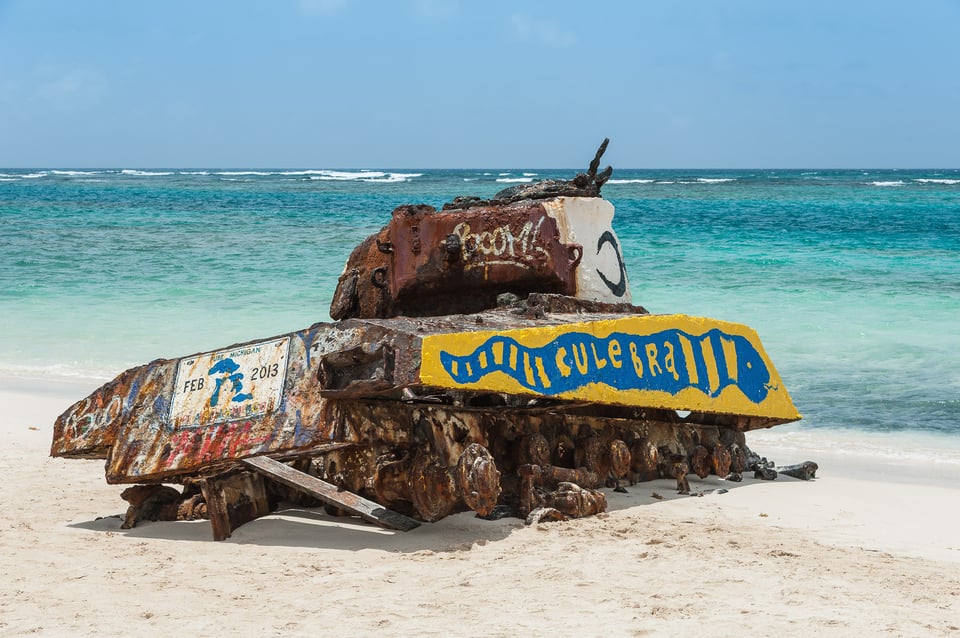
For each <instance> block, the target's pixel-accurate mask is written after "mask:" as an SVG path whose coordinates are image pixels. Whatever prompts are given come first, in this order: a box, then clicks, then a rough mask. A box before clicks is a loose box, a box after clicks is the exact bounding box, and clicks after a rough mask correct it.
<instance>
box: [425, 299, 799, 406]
mask: <svg viewBox="0 0 960 638" xmlns="http://www.w3.org/2000/svg"><path fill="white" fill-rule="evenodd" d="M422 356H423V362H422V367H421V380H422V381H423V382H424V383H427V384H430V385H436V386H440V387H446V388H462V389H474V390H488V391H490V390H492V391H499V392H506V393H526V394H533V395H542V396H551V397H557V398H562V399H571V400H585V401H595V402H599V403H617V404H622V405H640V406H651V407H663V408H671V409H676V410H697V411H704V412H718V413H735V414H746V415H753V416H764V417H773V418H783V419H790V420H793V419H798V418H800V415H799V414H797V411H796V408H795V407H794V406H793V402H792V401H791V399H790V396H789V394H788V393H787V391H786V389H785V388H784V387H783V384H782V382H781V381H780V377H779V375H778V374H777V371H776V369H775V368H774V367H773V364H772V363H771V362H770V359H769V358H768V357H767V355H766V353H765V352H764V350H763V347H762V346H761V344H760V339H759V337H758V336H757V334H756V333H755V332H754V331H753V330H752V329H751V328H749V327H747V326H744V325H741V324H735V323H729V322H724V321H717V320H714V319H704V318H699V317H690V316H687V315H646V316H634V317H627V318H623V319H615V320H609V321H599V322H590V323H574V324H567V325H563V326H550V327H544V328H526V329H518V330H506V331H500V332H470V333H459V334H444V335H433V336H429V337H426V338H425V339H424V342H423V351H422Z"/></svg>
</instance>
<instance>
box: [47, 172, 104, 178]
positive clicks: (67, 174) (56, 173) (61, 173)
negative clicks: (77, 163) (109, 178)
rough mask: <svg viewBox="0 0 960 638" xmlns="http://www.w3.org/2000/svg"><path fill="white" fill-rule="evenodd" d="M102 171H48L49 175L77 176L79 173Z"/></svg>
mask: <svg viewBox="0 0 960 638" xmlns="http://www.w3.org/2000/svg"><path fill="white" fill-rule="evenodd" d="M101 173H103V171H50V174H51V175H65V176H67V177H77V176H81V175H100V174H101Z"/></svg>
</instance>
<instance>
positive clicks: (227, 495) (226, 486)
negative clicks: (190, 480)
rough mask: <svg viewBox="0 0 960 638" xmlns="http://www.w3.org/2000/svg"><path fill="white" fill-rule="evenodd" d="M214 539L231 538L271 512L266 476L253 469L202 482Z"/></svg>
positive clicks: (202, 490) (201, 488)
mask: <svg viewBox="0 0 960 638" xmlns="http://www.w3.org/2000/svg"><path fill="white" fill-rule="evenodd" d="M200 491H201V492H202V493H203V499H204V500H205V501H206V503H207V514H208V515H209V516H210V526H211V527H212V528H213V540H215V541H222V540H225V539H227V538H230V535H231V534H232V533H233V530H235V529H237V528H238V527H240V526H241V525H243V524H244V523H249V522H250V521H252V520H254V519H257V518H260V517H261V516H266V515H267V514H269V513H270V505H269V503H268V500H267V490H266V486H265V485H264V483H263V477H262V476H260V475H259V474H255V473H253V472H241V473H239V474H229V475H227V476H214V477H212V478H207V479H203V480H202V481H201V482H200Z"/></svg>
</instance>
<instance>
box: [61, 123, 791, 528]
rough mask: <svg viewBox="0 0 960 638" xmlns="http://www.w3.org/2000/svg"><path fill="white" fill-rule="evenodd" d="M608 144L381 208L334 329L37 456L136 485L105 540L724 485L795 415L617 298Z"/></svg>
mask: <svg viewBox="0 0 960 638" xmlns="http://www.w3.org/2000/svg"><path fill="white" fill-rule="evenodd" d="M606 144H607V142H606V141H604V144H603V145H602V146H601V148H600V150H599V151H598V152H597V154H596V156H595V158H594V160H593V162H591V164H590V169H589V170H588V171H587V172H586V173H581V174H578V175H577V176H576V177H575V178H574V179H573V180H570V181H556V180H547V181H542V182H538V183H533V184H524V185H522V186H520V187H515V188H512V189H507V190H506V191H503V192H501V193H499V194H498V195H496V196H495V197H494V198H493V199H491V200H480V199H478V198H469V197H461V198H457V199H455V200H454V201H453V202H451V203H450V204H447V205H446V206H444V207H443V209H442V210H439V211H438V210H435V209H434V208H432V207H430V206H424V205H419V206H401V207H399V208H397V209H396V210H394V211H393V214H392V217H391V220H390V222H389V223H388V224H387V225H386V226H384V227H383V229H381V230H380V231H379V232H378V233H376V234H374V235H372V236H371V237H369V238H368V239H367V240H365V241H364V242H363V243H361V244H360V245H359V246H358V247H357V248H356V249H355V250H354V251H353V253H352V254H351V255H350V257H349V259H348V260H347V264H346V266H345V268H344V271H343V274H342V275H341V277H340V280H339V283H338V286H337V290H336V292H335V294H334V299H333V302H332V305H331V311H330V314H331V316H332V317H333V318H334V319H336V320H337V321H335V322H333V323H318V324H314V325H313V326H310V327H309V328H306V329H304V330H301V331H299V332H294V333H289V334H285V335H280V336H277V337H273V338H269V339H264V340H257V341H251V342H249V343H243V344H236V345H233V346H229V347H226V348H223V349H220V350H217V351H214V352H206V353H199V354H193V355H190V356H186V357H182V358H178V359H169V360H164V359H161V360H157V361H153V362H151V363H148V364H146V365H143V366H140V367H137V368H132V369H130V370H127V371H126V372H124V373H122V374H121V375H119V376H118V377H117V378H116V379H114V380H113V381H111V382H110V383H107V384H106V385H104V386H103V387H101V388H100V389H98V390H97V391H95V392H94V393H93V394H91V395H90V396H89V397H87V398H85V399H83V400H81V401H79V402H78V403H76V404H75V405H73V406H72V407H70V408H69V409H68V410H67V411H66V412H64V413H63V414H62V415H61V416H60V417H59V418H58V419H57V422H56V425H55V430H54V437H53V444H52V447H51V454H52V455H54V456H62V457H80V458H103V459H105V460H106V478H107V481H108V482H109V483H134V484H139V485H140V487H139V488H138V489H136V490H126V491H125V492H124V494H123V496H124V498H126V499H127V500H128V502H129V504H130V506H129V508H128V512H127V517H126V519H125V522H124V524H125V526H132V525H135V524H136V522H137V521H138V520H143V519H154V520H156V519H178V518H179V519H189V518H199V517H209V518H210V520H211V523H212V526H213V532H214V538H216V539H223V538H226V537H228V536H229V535H230V533H231V531H232V530H233V529H235V528H236V527H237V526H238V525H241V524H243V523H244V522H246V521H248V520H251V519H252V518H256V517H257V516H262V515H263V514H266V513H268V512H269V511H270V510H271V508H272V507H275V505H276V502H277V501H278V500H279V499H281V498H283V499H286V500H291V499H297V498H301V499H303V498H310V499H319V500H320V501H322V502H324V503H326V505H327V507H328V510H329V511H331V512H334V513H347V514H352V515H358V516H361V517H363V518H364V519H366V520H369V521H372V522H374V523H377V524H380V525H383V526H386V527H390V528H393V529H404V530H405V529H412V528H413V527H415V526H416V525H417V524H418V523H419V521H436V520H438V519H440V518H442V517H444V516H447V515H449V514H451V513H453V512H457V511H464V510H474V511H476V512H477V513H478V514H479V515H481V516H496V515H500V514H503V513H507V514H513V515H517V516H520V517H533V518H536V519H537V520H544V519H548V520H549V519H554V520H555V519H560V518H563V517H567V516H573V517H577V516H586V515H590V514H595V513H598V512H601V511H603V510H604V509H605V508H606V498H605V497H604V494H603V492H602V491H600V490H601V488H604V487H614V488H617V489H622V484H623V483H631V484H632V483H635V482H637V481H644V480H650V479H654V478H660V477H671V478H674V479H676V481H677V485H678V489H680V490H681V491H683V490H685V489H688V488H687V479H686V476H687V474H688V473H689V472H690V471H691V470H692V471H694V472H696V473H697V474H698V475H700V476H706V475H707V473H711V472H712V473H714V474H717V475H718V476H721V477H728V478H732V479H738V478H739V476H740V474H741V473H742V472H744V471H745V470H746V469H748V466H749V463H750V460H749V459H748V454H749V451H748V450H747V448H746V444H745V438H744V432H746V431H748V430H752V429H755V428H765V427H771V426H774V425H778V424H781V423H787V422H790V421H795V420H797V419H799V418H800V415H799V414H798V413H797V411H796V408H795V407H794V405H793V403H792V401H791V399H790V396H789V394H788V393H787V391H786V388H785V387H784V384H783V383H782V381H781V379H780V377H779V375H778V373H777V371H776V369H775V368H774V366H773V363H772V362H771V361H770V359H769V357H768V356H767V354H766V353H765V352H764V349H763V347H762V345H761V343H760V339H759V338H758V336H757V335H756V333H755V332H754V331H753V330H752V329H750V328H748V327H747V326H743V325H740V324H735V323H729V322H725V321H720V320H715V319H708V318H699V317H690V316H686V315H652V314H649V313H648V312H647V311H646V310H645V309H643V308H642V307H640V306H636V305H633V304H632V300H631V296H630V289H629V285H628V279H627V273H626V269H625V267H624V261H623V257H622V255H621V254H620V247H619V241H618V239H617V236H616V234H615V233H614V231H613V228H612V219H613V206H612V205H611V204H610V203H609V202H607V201H606V200H604V199H603V198H602V197H601V196H600V189H601V187H602V186H603V184H604V182H605V181H606V180H607V179H608V178H609V176H610V174H611V172H612V169H610V168H607V169H605V170H604V171H600V172H598V168H599V162H600V157H601V155H602V153H603V150H604V149H605V148H606ZM678 411H682V412H684V413H688V414H687V415H686V416H684V417H681V416H679V414H678ZM767 469H769V468H767ZM164 484H180V485H182V486H183V489H182V491H177V490H175V489H173V488H171V487H169V485H164Z"/></svg>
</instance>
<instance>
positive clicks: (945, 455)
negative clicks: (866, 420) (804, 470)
mask: <svg viewBox="0 0 960 638" xmlns="http://www.w3.org/2000/svg"><path fill="white" fill-rule="evenodd" d="M747 443H748V445H751V446H752V447H754V448H755V449H756V451H757V452H759V453H760V454H768V451H769V452H772V451H770V450H768V449H767V450H765V448H769V447H776V448H781V449H782V450H786V451H788V454H790V455H791V456H793V458H783V459H780V458H777V459H776V460H777V461H779V462H781V463H795V462H799V461H803V460H806V459H805V458H800V456H799V454H800V453H803V454H807V455H809V456H810V457H811V458H812V460H816V456H817V455H818V454H829V455H836V456H851V457H863V458H872V459H877V460H882V461H887V462H915V463H936V464H941V465H949V466H956V467H960V439H957V438H955V437H945V436H943V435H941V434H936V433H931V432H923V431H918V430H905V431H901V432H869V431H866V432H865V431H863V430H842V429H831V428H809V429H807V428H804V426H803V425H787V426H781V427H778V428H775V429H771V430H769V431H763V432H759V431H758V432H751V433H749V434H747ZM771 456H772V453H771Z"/></svg>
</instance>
